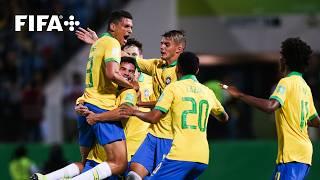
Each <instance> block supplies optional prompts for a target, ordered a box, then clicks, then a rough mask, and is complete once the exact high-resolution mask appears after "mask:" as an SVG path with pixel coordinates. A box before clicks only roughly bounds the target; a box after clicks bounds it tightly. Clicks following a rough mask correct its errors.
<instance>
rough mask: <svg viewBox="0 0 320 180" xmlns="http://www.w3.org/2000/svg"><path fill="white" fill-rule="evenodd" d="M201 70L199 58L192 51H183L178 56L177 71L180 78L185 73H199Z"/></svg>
mask: <svg viewBox="0 0 320 180" xmlns="http://www.w3.org/2000/svg"><path fill="white" fill-rule="evenodd" d="M198 72H199V58H198V56H197V55H195V54H194V53H192V52H183V53H181V54H180V56H179V58H178V63H177V68H176V73H177V76H178V78H180V77H181V76H184V75H197V74H198Z"/></svg>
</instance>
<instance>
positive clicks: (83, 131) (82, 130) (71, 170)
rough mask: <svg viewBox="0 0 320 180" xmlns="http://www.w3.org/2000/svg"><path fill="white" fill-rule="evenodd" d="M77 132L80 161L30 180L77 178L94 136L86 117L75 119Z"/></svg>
mask: <svg viewBox="0 0 320 180" xmlns="http://www.w3.org/2000/svg"><path fill="white" fill-rule="evenodd" d="M85 106H87V107H88V109H89V110H91V111H93V112H100V110H99V109H97V108H96V106H94V105H91V104H88V103H86V104H85ZM77 124H78V131H79V145H80V154H81V161H80V162H76V163H72V164H70V165H68V166H66V167H63V168H61V169H58V170H56V171H53V172H51V173H48V174H45V175H42V174H40V173H36V174H33V175H32V176H31V177H30V179H33V180H42V179H46V180H55V179H61V178H71V177H74V176H77V175H79V174H80V173H81V171H82V169H83V167H84V164H85V161H86V159H87V156H88V154H89V152H90V148H91V146H92V144H93V143H94V139H95V135H94V132H93V131H92V128H91V126H90V125H89V124H88V123H87V120H86V117H84V116H78V118H77Z"/></svg>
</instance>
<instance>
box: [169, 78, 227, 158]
mask: <svg viewBox="0 0 320 180" xmlns="http://www.w3.org/2000/svg"><path fill="white" fill-rule="evenodd" d="M167 88H168V89H167V91H172V94H174V95H173V101H172V105H171V108H170V110H169V111H171V116H172V126H173V133H174V137H173V143H172V147H171V150H170V153H169V154H168V159H173V160H182V161H192V162H200V163H205V164H208V161H209V147H208V142H207V123H208V117H209V114H210V112H211V111H212V110H213V109H214V110H215V111H216V112H217V111H221V112H222V111H224V109H223V107H222V106H221V104H220V103H219V101H218V100H217V99H216V97H215V95H214V93H213V92H212V91H211V90H210V89H208V88H207V87H206V86H204V85H202V84H200V83H199V82H198V81H197V79H196V78H195V76H190V75H189V76H188V75H187V76H184V77H183V78H182V79H181V80H179V81H177V82H174V83H173V84H171V85H169V86H168V87H167ZM167 91H165V92H167ZM165 92H164V95H166V94H165ZM169 113H170V112H169Z"/></svg>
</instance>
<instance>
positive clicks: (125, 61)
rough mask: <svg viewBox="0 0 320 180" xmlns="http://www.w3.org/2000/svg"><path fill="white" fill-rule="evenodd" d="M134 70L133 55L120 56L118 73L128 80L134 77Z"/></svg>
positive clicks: (134, 61)
mask: <svg viewBox="0 0 320 180" xmlns="http://www.w3.org/2000/svg"><path fill="white" fill-rule="evenodd" d="M135 71H136V60H135V59H134V58H133V57H121V62H120V68H119V73H120V75H121V76H123V77H124V78H125V79H127V80H128V81H132V80H133V79H134V73H135Z"/></svg>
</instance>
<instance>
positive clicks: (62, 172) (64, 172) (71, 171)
mask: <svg viewBox="0 0 320 180" xmlns="http://www.w3.org/2000/svg"><path fill="white" fill-rule="evenodd" d="M78 174H80V169H79V168H78V166H77V165H76V164H74V163H72V164H69V165H68V166H66V167H64V168H61V169H58V170H56V171H53V172H51V173H49V174H46V175H45V176H46V177H47V179H48V180H56V179H62V178H71V177H73V176H76V175H78Z"/></svg>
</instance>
